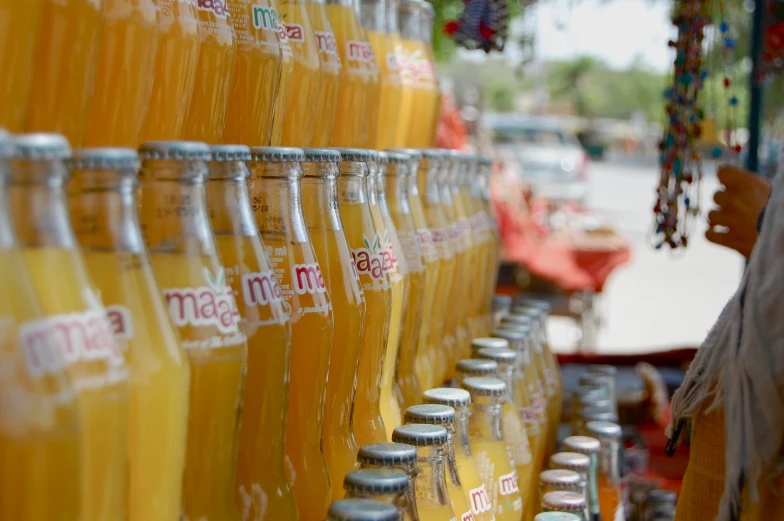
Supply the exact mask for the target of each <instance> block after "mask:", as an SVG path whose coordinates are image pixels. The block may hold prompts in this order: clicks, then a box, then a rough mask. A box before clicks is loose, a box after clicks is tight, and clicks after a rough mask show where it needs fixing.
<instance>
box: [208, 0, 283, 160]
mask: <svg viewBox="0 0 784 521" xmlns="http://www.w3.org/2000/svg"><path fill="white" fill-rule="evenodd" d="M228 3H229V10H230V11H231V14H230V18H231V23H232V27H233V28H234V36H235V40H236V42H237V51H236V55H235V57H234V67H233V69H232V72H231V83H230V86H229V102H228V106H227V107H226V125H225V127H224V129H223V137H222V141H223V142H224V143H249V144H253V145H268V144H269V142H270V138H271V136H272V118H273V116H274V112H275V98H276V96H277V89H278V82H279V81H280V64H281V59H282V58H281V49H280V46H279V45H278V28H277V13H276V12H275V9H274V8H273V7H272V6H270V4H269V3H268V2H266V1H263V0H228Z"/></svg>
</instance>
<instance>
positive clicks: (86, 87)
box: [0, 0, 105, 146]
mask: <svg viewBox="0 0 784 521" xmlns="http://www.w3.org/2000/svg"><path fill="white" fill-rule="evenodd" d="M104 2H105V0H98V1H95V0H74V1H71V2H56V1H53V0H46V1H44V2H43V4H44V10H43V15H42V17H41V32H40V34H39V36H38V41H37V42H36V44H35V56H34V58H33V62H32V63H33V79H32V82H31V85H30V109H29V112H28V114H27V130H28V131H35V132H58V133H60V134H63V135H64V136H65V137H66V138H67V139H68V141H70V142H71V145H73V146H81V144H82V141H83V140H84V132H85V127H86V126H87V116H88V107H89V106H90V94H91V93H92V90H93V82H94V81H95V68H96V64H97V57H98V45H99V44H100V42H101V28H102V27H103V5H104ZM22 3H23V4H28V5H31V6H32V5H35V4H36V3H37V2H22ZM15 23H16V22H15ZM72 42H79V45H72ZM3 63H9V62H8V61H7V60H5V59H4V60H3ZM18 72H19V69H14V74H12V75H10V76H12V77H13V76H16V74H17V73H18ZM2 111H3V112H4V113H5V110H4V109H2ZM0 126H2V122H0Z"/></svg>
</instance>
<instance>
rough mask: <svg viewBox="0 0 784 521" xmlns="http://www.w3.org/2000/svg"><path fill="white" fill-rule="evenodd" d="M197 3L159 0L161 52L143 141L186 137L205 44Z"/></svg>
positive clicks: (154, 75)
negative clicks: (187, 120)
mask: <svg viewBox="0 0 784 521" xmlns="http://www.w3.org/2000/svg"><path fill="white" fill-rule="evenodd" d="M196 5H197V4H195V3H188V2H181V1H179V0H158V7H159V8H160V14H159V15H158V18H159V27H160V37H159V40H158V56H157V59H156V62H155V72H154V74H153V83H152V95H151V97H150V108H149V109H148V111H147V119H146V121H145V122H144V127H143V128H142V141H152V140H156V139H182V135H183V131H184V129H185V116H186V115H187V113H188V109H189V108H190V105H191V96H192V95H193V82H194V80H195V79H196V67H197V66H198V64H199V48H200V47H201V41H200V39H199V15H198V11H197V7H196Z"/></svg>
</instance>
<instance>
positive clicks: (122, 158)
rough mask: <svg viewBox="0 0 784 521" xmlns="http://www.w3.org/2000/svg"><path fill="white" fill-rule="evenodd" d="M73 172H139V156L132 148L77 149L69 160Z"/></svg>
mask: <svg viewBox="0 0 784 521" xmlns="http://www.w3.org/2000/svg"><path fill="white" fill-rule="evenodd" d="M68 167H69V168H70V169H71V170H138V169H139V154H137V153H136V150H134V149H132V148H119V147H117V148H115V147H105V148H104V147H101V148H77V149H76V150H74V151H73V155H72V156H71V159H70V160H68Z"/></svg>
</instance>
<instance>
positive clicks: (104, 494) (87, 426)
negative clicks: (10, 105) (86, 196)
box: [8, 135, 129, 521]
mask: <svg viewBox="0 0 784 521" xmlns="http://www.w3.org/2000/svg"><path fill="white" fill-rule="evenodd" d="M16 143H17V146H20V147H22V148H23V149H24V150H25V151H26V152H25V153H26V155H28V156H35V155H36V154H37V153H38V152H37V150H39V149H38V148H37V147H38V146H39V144H42V145H44V146H45V147H46V148H47V149H48V150H47V155H49V156H50V157H57V156H58V155H59V157H61V158H63V157H65V156H66V155H67V154H68V147H67V144H66V143H65V142H64V139H63V138H61V137H59V136H56V135H43V136H41V135H31V136H21V137H18V138H17V139H16ZM54 149H56V152H53V151H52V150H54ZM65 176H66V170H65V167H64V165H63V164H62V162H61V160H55V159H49V160H43V159H25V160H18V161H13V162H12V177H11V179H10V183H9V192H8V193H9V196H10V202H11V210H12V219H13V223H14V226H15V230H14V231H15V234H16V236H17V237H18V238H19V244H20V246H21V247H22V252H23V255H24V260H25V263H26V265H27V269H28V271H29V273H30V277H31V279H32V282H33V285H34V287H35V291H36V294H37V296H38V299H39V301H40V302H41V306H42V308H43V310H44V313H45V314H46V315H47V317H48V320H49V321H50V324H51V326H52V327H54V330H55V333H54V336H55V339H56V341H57V342H59V343H60V345H62V347H63V354H64V356H65V363H66V365H67V368H68V374H69V376H70V378H71V382H72V384H73V386H74V389H75V390H76V392H77V402H78V404H79V414H80V420H81V432H82V434H81V444H80V451H81V457H80V468H81V479H80V483H79V485H80V489H81V492H80V502H81V506H80V508H81V519H83V520H85V521H104V520H106V519H121V518H124V517H125V516H126V509H127V493H128V489H127V483H128V482H127V475H128V461H127V452H128V441H129V438H128V366H127V365H126V364H125V359H124V357H123V353H124V352H125V350H124V348H125V347H126V344H125V342H124V341H122V340H121V339H115V338H114V337H113V336H112V332H111V326H110V324H109V320H108V319H107V315H106V310H105V308H104V307H103V305H102V304H101V302H100V299H99V297H98V293H97V291H96V289H95V287H94V286H93V284H92V282H91V281H90V279H89V277H88V275H87V270H86V267H85V262H84V257H83V256H82V253H81V251H80V250H79V248H78V245H77V243H76V239H75V237H74V233H73V228H72V226H71V221H70V218H69V216H68V208H67V204H66V200H65V193H64V190H63V183H64V180H65ZM58 479H62V475H59V477H58ZM38 500H39V501H40V498H38Z"/></svg>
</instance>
